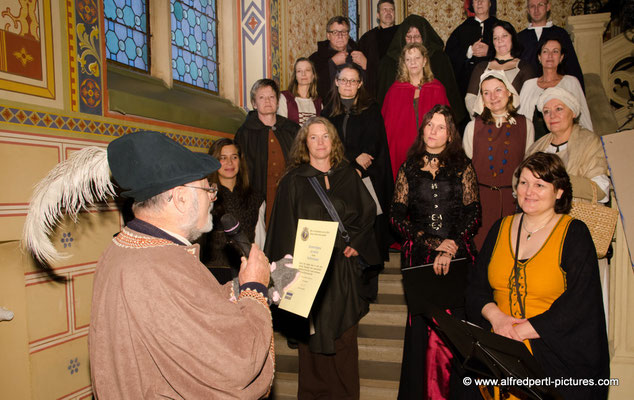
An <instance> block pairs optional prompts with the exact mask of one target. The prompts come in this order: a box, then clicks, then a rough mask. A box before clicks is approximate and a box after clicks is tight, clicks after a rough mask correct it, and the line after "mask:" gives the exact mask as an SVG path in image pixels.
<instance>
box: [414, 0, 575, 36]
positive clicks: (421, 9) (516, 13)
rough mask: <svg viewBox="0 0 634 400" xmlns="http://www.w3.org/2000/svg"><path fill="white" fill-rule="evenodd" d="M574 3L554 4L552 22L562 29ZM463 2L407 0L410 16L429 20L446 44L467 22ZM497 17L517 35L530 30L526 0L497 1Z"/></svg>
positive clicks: (563, 1) (556, 2) (568, 0)
mask: <svg viewBox="0 0 634 400" xmlns="http://www.w3.org/2000/svg"><path fill="white" fill-rule="evenodd" d="M572 3H574V0H562V1H551V7H552V11H551V19H552V20H553V23H554V24H555V25H559V26H563V25H564V22H565V19H566V17H567V16H569V15H571V7H572ZM463 4H464V0H407V15H409V14H419V15H422V16H423V17H425V18H427V20H428V21H429V22H430V23H431V24H432V26H433V27H434V29H436V32H438V34H439V35H440V37H442V38H443V40H445V41H447V38H449V35H450V34H451V32H452V31H453V30H454V29H455V28H456V27H457V26H458V25H459V24H460V23H461V22H462V21H463V20H464V19H465V13H464V11H463V8H462V6H463ZM497 17H498V18H499V19H503V20H506V21H509V22H510V23H511V24H513V26H514V27H515V29H517V31H518V32H519V31H521V30H522V29H524V28H526V27H527V26H528V20H527V19H526V0H504V1H502V0H498V2H497Z"/></svg>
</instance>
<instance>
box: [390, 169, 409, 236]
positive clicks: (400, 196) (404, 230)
mask: <svg viewBox="0 0 634 400" xmlns="http://www.w3.org/2000/svg"><path fill="white" fill-rule="evenodd" d="M405 166H406V164H403V165H402V166H401V168H400V169H399V170H398V175H397V177H396V184H395V185H394V197H393V198H392V206H391V209H390V223H391V224H392V227H393V228H394V229H395V230H396V232H398V234H399V235H400V236H401V238H403V239H404V240H410V239H411V224H410V222H409V219H408V217H407V209H408V206H409V182H408V181H407V176H405Z"/></svg>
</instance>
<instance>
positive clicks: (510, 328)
mask: <svg viewBox="0 0 634 400" xmlns="http://www.w3.org/2000/svg"><path fill="white" fill-rule="evenodd" d="M482 316H483V317H484V318H486V319H487V320H488V321H489V322H490V323H491V327H493V332H495V333H497V334H498V335H502V336H505V337H507V338H510V339H514V340H518V341H522V337H521V336H520V335H519V334H518V333H517V331H516V330H515V325H517V324H521V323H524V322H526V321H527V320H526V319H520V318H514V317H511V316H510V315H508V314H505V313H504V312H502V310H500V309H499V307H498V306H497V305H496V304H495V303H489V304H487V305H485V306H484V307H482Z"/></svg>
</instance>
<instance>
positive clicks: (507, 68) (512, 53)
mask: <svg viewBox="0 0 634 400" xmlns="http://www.w3.org/2000/svg"><path fill="white" fill-rule="evenodd" d="M493 47H494V48H495V56H494V57H493V60H491V61H482V62H480V63H479V64H477V65H476V66H475V67H474V68H473V72H472V73H471V79H470V80H469V87H468V88H467V95H466V96H465V105H466V106H467V111H468V112H469V115H470V116H471V118H473V113H474V103H475V100H476V97H477V96H478V91H479V89H480V77H481V76H482V74H484V73H485V72H487V71H490V70H496V71H502V72H503V73H504V74H505V75H506V77H507V79H508V80H509V82H511V84H512V85H513V87H514V88H515V91H516V92H517V93H519V92H521V91H522V86H523V85H524V82H526V81H527V80H529V79H531V78H534V77H535V76H537V73H536V71H535V69H534V68H533V66H532V65H531V64H530V63H529V62H526V61H524V60H521V59H520V58H519V57H520V55H521V54H522V45H520V43H519V41H518V40H517V32H515V28H513V25H511V23H510V22H507V21H502V20H499V21H496V22H495V23H494V24H493Z"/></svg>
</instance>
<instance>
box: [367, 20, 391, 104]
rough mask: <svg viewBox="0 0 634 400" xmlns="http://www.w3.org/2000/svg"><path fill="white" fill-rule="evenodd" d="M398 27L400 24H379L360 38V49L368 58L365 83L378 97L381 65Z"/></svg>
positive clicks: (371, 92) (373, 94) (372, 93)
mask: <svg viewBox="0 0 634 400" xmlns="http://www.w3.org/2000/svg"><path fill="white" fill-rule="evenodd" d="M398 27H399V26H398V25H394V26H391V27H389V28H381V27H380V26H377V27H376V28H373V29H370V30H369V31H367V32H366V33H364V34H363V36H361V39H359V50H361V51H362V52H363V54H364V55H365V56H366V58H367V59H368V69H367V71H366V77H365V84H366V85H367V86H368V87H369V88H370V94H371V95H372V96H374V97H377V98H378V96H377V94H378V86H377V85H378V82H377V79H378V71H379V66H380V65H381V60H382V59H383V58H384V57H385V55H386V54H387V51H388V49H389V47H390V44H391V43H392V40H393V39H394V35H395V34H396V32H397V31H398ZM384 95H385V94H384ZM381 100H382V99H381Z"/></svg>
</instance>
